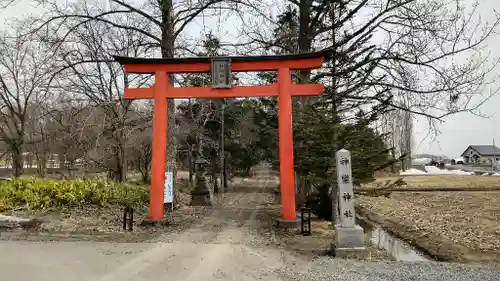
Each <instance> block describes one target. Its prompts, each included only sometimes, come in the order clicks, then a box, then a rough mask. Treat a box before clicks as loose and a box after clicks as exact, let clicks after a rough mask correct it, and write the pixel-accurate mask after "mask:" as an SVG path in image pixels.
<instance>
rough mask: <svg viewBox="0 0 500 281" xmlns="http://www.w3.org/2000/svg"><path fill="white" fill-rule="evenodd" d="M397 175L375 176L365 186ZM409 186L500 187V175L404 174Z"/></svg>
mask: <svg viewBox="0 0 500 281" xmlns="http://www.w3.org/2000/svg"><path fill="white" fill-rule="evenodd" d="M398 178H399V177H382V178H377V180H376V181H375V182H374V183H370V184H367V185H365V186H367V187H370V186H374V185H375V184H376V183H378V182H385V181H388V180H396V179H398ZM403 178H404V181H405V182H406V184H407V186H408V187H409V188H411V187H417V188H436V187H439V188H447V187H463V188H488V187H500V177H493V176H484V177H483V176H405V177H403Z"/></svg>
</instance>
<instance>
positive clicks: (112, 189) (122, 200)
mask: <svg viewBox="0 0 500 281" xmlns="http://www.w3.org/2000/svg"><path fill="white" fill-rule="evenodd" d="M148 199H149V192H148V189H147V188H144V187H141V186H134V185H127V184H120V183H115V182H108V181H105V180H102V179H97V178H96V179H90V180H44V179H36V178H30V179H16V180H13V181H2V182H0V212H1V211H5V210H9V209H12V208H15V207H22V208H25V209H28V210H47V209H54V208H75V207H83V206H86V205H93V206H98V207H104V206H107V205H112V204H131V205H142V204H146V203H147V202H148Z"/></svg>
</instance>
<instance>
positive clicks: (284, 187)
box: [278, 68, 297, 221]
mask: <svg viewBox="0 0 500 281" xmlns="http://www.w3.org/2000/svg"><path fill="white" fill-rule="evenodd" d="M290 84H291V79H290V69H288V68H280V69H278V91H279V92H278V123H279V131H278V132H279V152H280V186H281V188H280V189H281V206H282V216H281V218H282V219H283V220H290V221H293V220H296V219H297V214H296V210H295V184H294V167H293V134H292V95H291V93H290Z"/></svg>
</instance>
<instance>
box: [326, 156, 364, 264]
mask: <svg viewBox="0 0 500 281" xmlns="http://www.w3.org/2000/svg"><path fill="white" fill-rule="evenodd" d="M336 160H337V184H338V194H337V196H338V206H339V208H338V212H339V214H338V222H337V225H336V226H335V229H336V231H335V241H334V243H333V244H332V248H333V251H334V253H335V256H336V257H340V258H347V257H360V256H363V255H364V254H365V253H366V250H365V246H364V241H365V237H364V232H363V228H362V227H361V226H359V225H357V224H356V211H355V209H354V190H353V184H352V169H351V152H350V151H348V150H346V149H341V150H339V151H337V153H336Z"/></svg>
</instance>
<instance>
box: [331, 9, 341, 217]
mask: <svg viewBox="0 0 500 281" xmlns="http://www.w3.org/2000/svg"><path fill="white" fill-rule="evenodd" d="M330 16H331V19H332V22H335V4H332V8H331V11H330ZM332 41H333V46H335V44H336V34H335V29H333V30H332ZM336 52H337V50H336V49H334V50H333V56H332V68H331V72H332V82H331V83H332V90H331V91H332V92H331V102H332V119H333V120H332V122H333V124H335V125H339V123H340V122H339V118H338V113H337V98H338V95H337V79H336V77H335V75H333V74H334V73H335V72H336V71H337V69H336V61H335V57H336ZM337 128H338V126H337V127H335V129H334V130H333V135H332V137H331V140H332V148H333V152H332V154H333V155H332V157H331V160H332V162H331V165H332V167H334V168H335V169H333V170H334V171H335V173H336V172H337V167H336V166H337V159H336V152H337V150H338V149H339V147H338V132H337ZM331 176H332V180H331V182H332V185H331V193H330V196H331V200H332V204H331V208H332V214H331V219H332V223H333V224H334V225H335V224H336V223H337V222H338V184H337V176H336V174H333V175H331Z"/></svg>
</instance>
